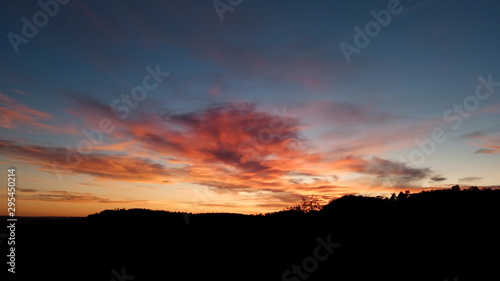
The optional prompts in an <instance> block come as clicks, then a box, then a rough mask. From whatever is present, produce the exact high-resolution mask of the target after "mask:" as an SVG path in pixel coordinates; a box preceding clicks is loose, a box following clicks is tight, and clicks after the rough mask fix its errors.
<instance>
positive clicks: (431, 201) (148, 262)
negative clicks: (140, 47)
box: [0, 186, 500, 281]
mask: <svg viewBox="0 0 500 281" xmlns="http://www.w3.org/2000/svg"><path fill="white" fill-rule="evenodd" d="M313 199H314V198H313ZM499 214H500V190H499V189H479V188H477V187H470V188H466V189H463V190H461V189H460V187H458V186H454V187H452V188H451V189H442V190H433V191H422V192H420V193H413V194H411V193H410V192H400V193H399V194H393V195H392V196H391V197H390V198H383V197H366V196H355V195H347V196H343V197H341V198H338V199H336V200H332V201H331V202H330V203H328V204H326V205H325V206H323V207H321V206H318V204H317V201H314V202H312V201H308V200H305V201H304V202H302V203H301V204H298V205H296V206H292V207H290V208H288V209H286V210H283V211H280V212H275V213H268V214H261V215H241V214H229V213H207V214H192V215H190V217H189V223H187V222H186V220H185V218H184V216H185V214H183V213H176V212H167V211H155V210H147V209H129V210H125V209H116V210H105V211H102V212H100V213H97V214H92V215H89V216H87V217H84V218H66V219H28V218H25V219H23V218H20V219H19V221H18V227H17V245H16V251H17V254H16V256H17V258H16V263H17V273H16V274H15V280H106V281H108V280H137V281H140V280H293V281H298V280H398V281H402V280H419V281H420V280H426V281H433V280H435V281H443V280H460V281H465V280H500V271H499V270H498V269H499V264H500V254H499V253H500V230H499ZM4 229H5V228H4ZM0 247H2V248H4V247H7V245H6V243H1V244H0ZM2 259H3V261H4V263H3V264H4V265H5V264H6V262H7V260H6V257H5V256H4V257H2ZM2 280H3V279H2Z"/></svg>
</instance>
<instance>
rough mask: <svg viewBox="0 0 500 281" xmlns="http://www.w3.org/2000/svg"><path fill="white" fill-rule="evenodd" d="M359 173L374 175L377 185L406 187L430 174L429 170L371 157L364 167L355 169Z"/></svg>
mask: <svg viewBox="0 0 500 281" xmlns="http://www.w3.org/2000/svg"><path fill="white" fill-rule="evenodd" d="M357 169H358V171H359V172H361V173H365V174H369V175H375V176H377V180H378V182H379V183H381V184H384V183H386V184H387V183H389V184H393V185H401V186H403V185H406V184H410V183H411V182H414V181H418V180H422V179H425V178H427V177H429V176H430V175H431V174H432V171H431V169H429V168H411V167H408V166H407V165H406V164H405V163H402V162H395V161H390V160H385V159H382V158H378V157H373V159H372V160H371V161H367V162H365V163H364V165H361V166H358V167H357Z"/></svg>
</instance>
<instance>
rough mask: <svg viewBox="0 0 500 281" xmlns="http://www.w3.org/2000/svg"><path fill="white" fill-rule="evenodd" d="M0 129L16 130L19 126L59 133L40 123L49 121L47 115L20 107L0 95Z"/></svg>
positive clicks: (12, 100)
mask: <svg viewBox="0 0 500 281" xmlns="http://www.w3.org/2000/svg"><path fill="white" fill-rule="evenodd" d="M0 103H1V104H2V105H4V106H0V127H3V128H7V129H17V128H19V127H20V126H28V127H31V128H37V129H43V130H50V131H59V130H58V129H57V128H55V127H52V126H49V125H46V124H43V123H41V121H43V120H47V119H51V118H53V116H52V115H51V114H49V113H45V112H42V111H38V110H35V109H33V108H30V107H28V106H25V105H22V104H20V103H19V102H17V101H16V100H14V99H12V98H10V97H8V96H6V95H4V94H1V93H0Z"/></svg>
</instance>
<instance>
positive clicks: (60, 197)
mask: <svg viewBox="0 0 500 281" xmlns="http://www.w3.org/2000/svg"><path fill="white" fill-rule="evenodd" d="M29 193H32V194H30V195H22V196H20V197H21V198H22V200H36V201H55V202H95V203H119V204H123V203H140V202H146V200H111V199H109V198H105V197H101V196H97V195H95V194H92V193H82V192H70V191H63V190H35V189H30V192H29Z"/></svg>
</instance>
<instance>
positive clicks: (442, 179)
mask: <svg viewBox="0 0 500 281" xmlns="http://www.w3.org/2000/svg"><path fill="white" fill-rule="evenodd" d="M445 180H446V178H445V177H443V176H441V175H435V176H433V177H432V178H431V181H435V182H437V181H445Z"/></svg>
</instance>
